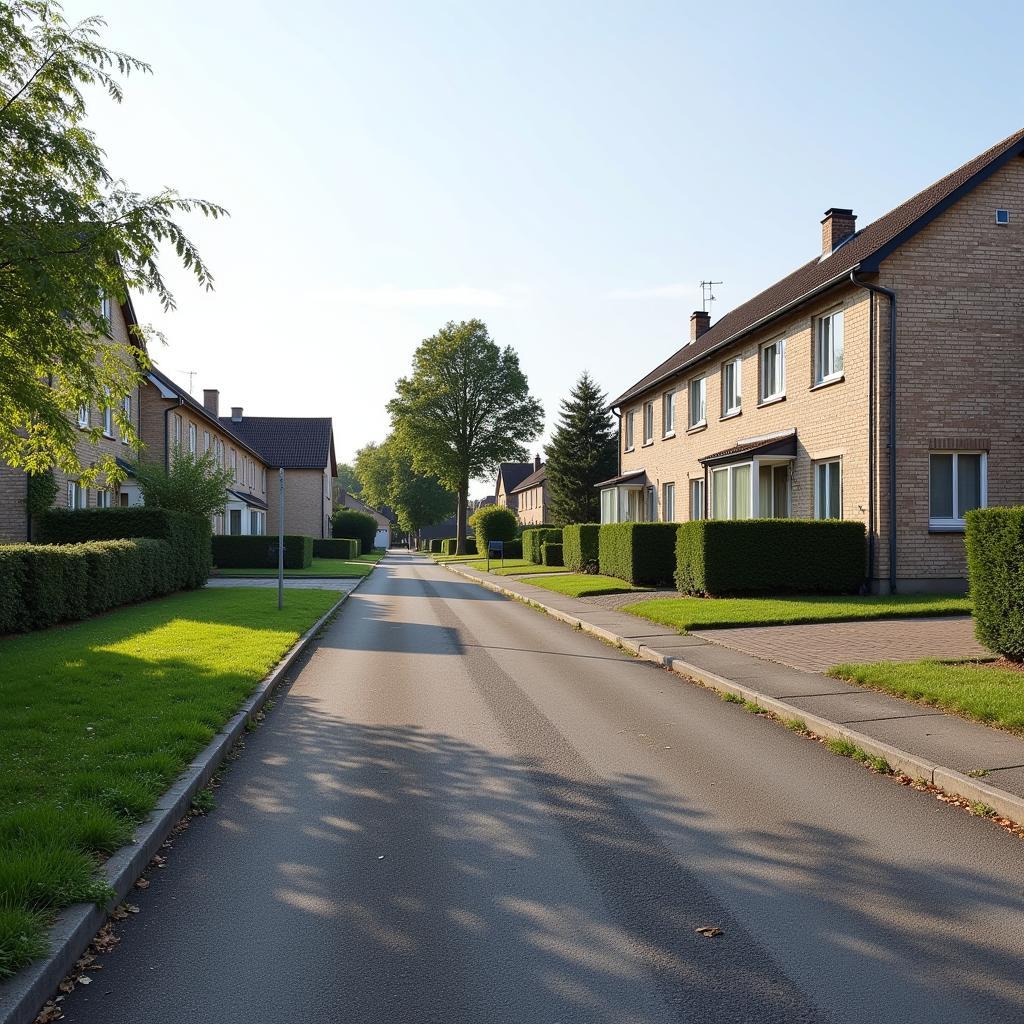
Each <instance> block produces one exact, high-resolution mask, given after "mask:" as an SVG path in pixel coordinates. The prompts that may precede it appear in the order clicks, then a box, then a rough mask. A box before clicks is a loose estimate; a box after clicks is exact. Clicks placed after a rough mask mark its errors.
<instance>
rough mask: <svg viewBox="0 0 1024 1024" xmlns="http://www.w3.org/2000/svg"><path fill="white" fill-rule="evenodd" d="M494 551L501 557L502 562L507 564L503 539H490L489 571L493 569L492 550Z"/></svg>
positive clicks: (488, 548)
mask: <svg viewBox="0 0 1024 1024" xmlns="http://www.w3.org/2000/svg"><path fill="white" fill-rule="evenodd" d="M492 551H493V552H494V555H495V557H496V558H500V559H501V564H502V566H504V564H505V542H504V541H503V540H489V541H488V542H487V571H488V572H490V571H491V552H492Z"/></svg>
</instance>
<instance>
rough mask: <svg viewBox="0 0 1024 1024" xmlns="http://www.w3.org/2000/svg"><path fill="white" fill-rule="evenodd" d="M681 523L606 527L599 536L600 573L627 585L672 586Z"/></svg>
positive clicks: (631, 524) (607, 525)
mask: <svg viewBox="0 0 1024 1024" xmlns="http://www.w3.org/2000/svg"><path fill="white" fill-rule="evenodd" d="M678 528H679V524H678V523H604V524H603V525H602V526H601V529H600V532H599V533H598V552H597V558H598V563H599V565H600V569H601V572H602V573H604V574H605V575H606V576H614V577H616V578H617V579H620V580H625V581H626V582H627V583H636V584H642V585H644V586H661V585H663V584H666V583H671V582H672V574H673V573H674V571H675V566H676V530H677V529H678Z"/></svg>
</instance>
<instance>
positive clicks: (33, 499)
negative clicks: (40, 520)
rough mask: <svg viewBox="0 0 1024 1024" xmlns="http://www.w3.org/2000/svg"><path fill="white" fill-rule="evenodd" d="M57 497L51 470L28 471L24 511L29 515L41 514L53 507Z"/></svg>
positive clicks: (55, 482)
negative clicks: (40, 471)
mask: <svg viewBox="0 0 1024 1024" xmlns="http://www.w3.org/2000/svg"><path fill="white" fill-rule="evenodd" d="M56 498H57V481H56V479H55V478H54V475H53V470H50V469H47V470H44V471H43V472H42V473H30V474H29V478H28V495H27V496H26V498H25V511H26V512H28V514H29V515H30V516H33V517H34V516H41V515H42V514H43V513H44V512H47V511H48V510H49V509H51V508H53V503H54V501H55V500H56Z"/></svg>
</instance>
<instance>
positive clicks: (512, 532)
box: [469, 505, 519, 555]
mask: <svg viewBox="0 0 1024 1024" xmlns="http://www.w3.org/2000/svg"><path fill="white" fill-rule="evenodd" d="M469 525H470V526H471V527H473V534H474V536H475V537H476V550H477V552H478V553H479V554H481V555H486V554H487V542H488V541H492V540H502V541H505V543H506V546H507V545H508V542H509V541H512V540H515V537H516V527H517V526H518V525H519V520H518V519H516V514H515V512H513V511H512V510H511V509H510V508H505V506H504V505H484V506H483V508H478V509H477V510H476V511H475V512H474V513H473V514H472V515H471V516H470V517H469ZM506 554H507V552H506Z"/></svg>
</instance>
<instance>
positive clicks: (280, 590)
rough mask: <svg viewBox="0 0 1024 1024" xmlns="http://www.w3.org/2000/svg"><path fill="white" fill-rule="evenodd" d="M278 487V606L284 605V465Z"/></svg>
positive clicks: (279, 473) (278, 475)
mask: <svg viewBox="0 0 1024 1024" xmlns="http://www.w3.org/2000/svg"><path fill="white" fill-rule="evenodd" d="M277 487H278V491H279V492H280V498H279V502H280V503H279V506H278V514H277V607H278V610H280V609H282V608H283V607H284V467H283V466H282V467H281V468H280V469H279V470H278V471H277Z"/></svg>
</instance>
